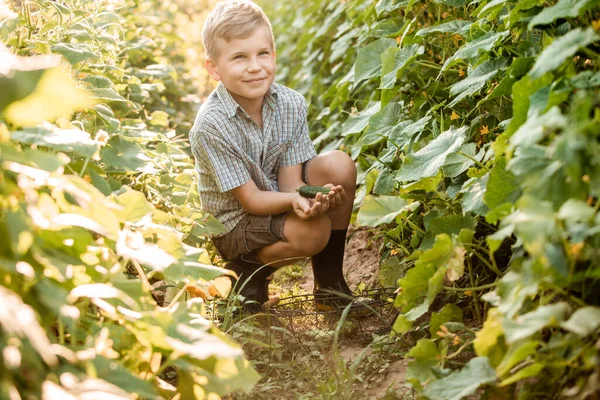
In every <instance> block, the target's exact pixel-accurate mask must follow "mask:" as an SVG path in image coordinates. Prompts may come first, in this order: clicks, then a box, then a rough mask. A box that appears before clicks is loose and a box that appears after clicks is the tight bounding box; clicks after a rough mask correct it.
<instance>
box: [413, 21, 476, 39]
mask: <svg viewBox="0 0 600 400" xmlns="http://www.w3.org/2000/svg"><path fill="white" fill-rule="evenodd" d="M471 25H473V23H472V22H469V21H463V20H454V21H450V22H445V23H443V24H439V25H434V26H429V27H427V28H422V29H420V30H419V31H417V33H416V36H427V35H429V34H431V33H451V34H459V35H464V33H465V32H468V31H469V28H470V27H471Z"/></svg>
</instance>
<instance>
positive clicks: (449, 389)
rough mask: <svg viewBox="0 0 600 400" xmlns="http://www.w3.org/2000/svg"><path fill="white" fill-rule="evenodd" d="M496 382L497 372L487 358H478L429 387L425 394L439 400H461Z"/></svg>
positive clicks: (426, 388)
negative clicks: (481, 387) (483, 386)
mask: <svg viewBox="0 0 600 400" xmlns="http://www.w3.org/2000/svg"><path fill="white" fill-rule="evenodd" d="M495 381H496V371H494V369H493V368H492V367H490V364H489V362H488V359H487V358H485V357H476V358H473V359H472V360H471V361H469V362H468V363H467V365H465V367H464V368H463V369H462V370H460V371H456V372H453V373H452V374H450V375H448V376H446V377H444V378H442V379H438V380H437V381H434V382H432V383H430V384H429V385H427V386H426V387H425V390H424V391H423V394H424V395H425V396H427V397H429V398H432V399H438V400H460V399H462V398H464V397H466V396H469V395H472V394H473V393H475V391H476V390H477V389H478V388H479V387H480V386H482V385H485V384H487V383H493V382H495Z"/></svg>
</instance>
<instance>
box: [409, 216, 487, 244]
mask: <svg viewBox="0 0 600 400" xmlns="http://www.w3.org/2000/svg"><path fill="white" fill-rule="evenodd" d="M476 225H477V221H476V220H475V219H474V218H473V217H471V216H470V215H468V214H467V215H463V214H450V215H444V216H442V217H438V218H435V219H432V220H431V222H430V223H429V226H428V227H427V233H426V234H425V237H424V238H423V242H422V243H421V248H422V249H428V248H430V247H431V246H433V244H434V242H435V240H436V238H437V236H438V235H440V234H442V233H444V234H447V235H458V234H459V233H460V231H461V230H463V229H471V230H474V229H475V226H476Z"/></svg>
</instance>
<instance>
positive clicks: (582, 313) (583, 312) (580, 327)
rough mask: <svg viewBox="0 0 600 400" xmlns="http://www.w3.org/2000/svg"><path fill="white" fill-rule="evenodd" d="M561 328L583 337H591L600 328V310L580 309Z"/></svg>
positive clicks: (595, 308) (591, 308) (593, 308)
mask: <svg viewBox="0 0 600 400" xmlns="http://www.w3.org/2000/svg"><path fill="white" fill-rule="evenodd" d="M560 326H561V327H562V328H563V329H566V330H568V331H569V332H573V333H575V334H577V335H579V336H581V337H586V336H589V335H591V334H592V333H594V332H595V331H596V330H598V328H600V308H599V307H592V306H589V307H582V308H579V309H577V311H575V312H574V313H573V315H571V317H570V318H569V320H568V321H565V322H563V323H562V324H561V325H560Z"/></svg>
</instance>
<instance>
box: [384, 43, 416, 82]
mask: <svg viewBox="0 0 600 400" xmlns="http://www.w3.org/2000/svg"><path fill="white" fill-rule="evenodd" d="M424 53H425V47H423V46H421V45H418V44H412V45H408V46H406V47H403V48H398V47H390V48H388V49H387V50H386V51H385V52H383V54H381V61H382V68H381V85H380V86H379V88H380V89H392V88H393V87H394V85H395V84H396V79H398V74H399V73H400V72H402V70H403V69H404V68H406V67H407V66H408V65H410V64H411V63H412V61H413V60H415V59H416V58H417V57H419V56H420V55H422V54H424Z"/></svg>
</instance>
